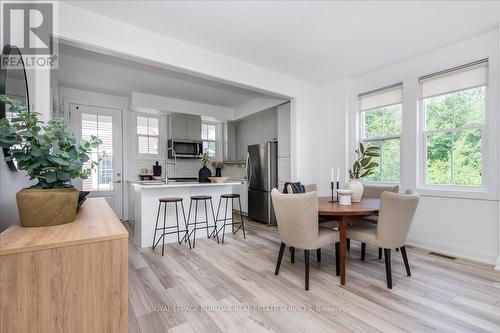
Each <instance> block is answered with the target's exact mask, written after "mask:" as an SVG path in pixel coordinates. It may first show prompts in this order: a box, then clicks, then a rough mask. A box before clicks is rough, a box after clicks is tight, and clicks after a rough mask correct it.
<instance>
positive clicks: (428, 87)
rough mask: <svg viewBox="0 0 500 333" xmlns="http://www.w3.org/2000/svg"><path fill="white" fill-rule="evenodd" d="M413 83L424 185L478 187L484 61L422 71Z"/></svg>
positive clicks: (485, 80) (485, 74)
mask: <svg viewBox="0 0 500 333" xmlns="http://www.w3.org/2000/svg"><path fill="white" fill-rule="evenodd" d="M419 84H420V99H421V101H420V105H421V108H422V111H423V112H422V113H423V121H422V124H421V125H422V133H423V135H422V138H423V148H424V151H423V161H422V164H423V165H422V170H423V183H424V185H430V186H460V187H463V186H465V187H474V186H475V187H479V186H482V185H483V184H484V179H483V169H484V167H483V165H484V156H483V146H484V139H483V135H484V129H485V118H486V88H487V85H488V61H487V60H486V59H485V60H481V61H478V62H475V63H473V64H468V65H464V66H460V67H458V68H454V69H451V70H447V71H443V72H440V73H436V74H431V75H426V76H425V77H421V78H420V79H419Z"/></svg>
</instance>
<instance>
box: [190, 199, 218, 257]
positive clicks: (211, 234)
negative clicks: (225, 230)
mask: <svg viewBox="0 0 500 333" xmlns="http://www.w3.org/2000/svg"><path fill="white" fill-rule="evenodd" d="M193 201H194V203H195V208H194V222H190V221H191V207H192V206H193ZM199 201H203V202H204V203H205V220H203V221H198V202H199ZM207 201H210V209H211V210H212V217H213V219H214V230H213V231H212V232H211V233H209V231H208V229H210V226H209V225H208V209H207ZM200 224H202V225H204V226H202V227H200V226H198V225H200ZM190 225H192V226H194V227H193V230H191V231H189V226H190ZM186 229H188V232H187V239H188V240H190V238H191V234H192V235H193V249H194V247H195V244H196V230H200V229H206V231H207V238H210V237H211V236H213V235H215V236H216V237H217V243H219V235H218V234H217V232H216V231H217V220H216V219H215V214H214V207H213V205H212V197H211V196H210V195H193V196H192V197H191V202H190V203H189V213H188V219H187V224H186Z"/></svg>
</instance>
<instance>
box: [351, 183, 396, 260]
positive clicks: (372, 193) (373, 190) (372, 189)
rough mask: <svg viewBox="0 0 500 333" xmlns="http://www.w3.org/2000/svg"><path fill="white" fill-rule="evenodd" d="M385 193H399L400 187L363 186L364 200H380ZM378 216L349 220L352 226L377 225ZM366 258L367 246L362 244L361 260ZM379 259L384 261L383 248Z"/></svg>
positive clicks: (379, 252)
mask: <svg viewBox="0 0 500 333" xmlns="http://www.w3.org/2000/svg"><path fill="white" fill-rule="evenodd" d="M385 191H388V192H392V193H399V185H380V184H363V195H362V198H364V199H370V198H371V199H380V196H381V195H382V193H384V192H385ZM377 221H378V216H377V215H373V216H366V217H357V218H354V219H351V220H349V223H350V224H355V223H377ZM347 248H348V249H349V248H350V240H349V239H348V240H347ZM365 256H366V244H364V243H361V260H365ZM378 259H379V260H380V259H382V248H379V249H378Z"/></svg>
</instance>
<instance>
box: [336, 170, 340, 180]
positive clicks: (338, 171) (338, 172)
mask: <svg viewBox="0 0 500 333" xmlns="http://www.w3.org/2000/svg"><path fill="white" fill-rule="evenodd" d="M339 178H340V168H337V183H338V182H339Z"/></svg>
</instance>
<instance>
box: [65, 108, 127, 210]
mask: <svg viewBox="0 0 500 333" xmlns="http://www.w3.org/2000/svg"><path fill="white" fill-rule="evenodd" d="M70 123H71V129H72V130H73V132H74V133H75V136H76V138H77V140H80V139H88V138H90V136H91V135H95V136H97V137H98V138H99V139H101V140H102V145H101V146H100V147H99V148H98V149H97V150H94V151H92V154H91V155H92V156H91V161H97V160H98V156H102V153H103V152H104V153H105V156H104V157H103V158H102V159H101V161H100V162H99V165H98V167H97V168H96V169H95V170H93V171H92V175H91V176H90V177H89V178H88V179H85V180H81V179H78V180H76V181H75V182H74V184H73V185H74V186H75V187H76V188H78V189H79V190H82V191H89V192H90V194H89V197H104V198H105V199H106V200H107V201H108V203H109V205H110V206H111V207H112V208H113V210H114V212H115V213H116V215H118V217H119V218H123V177H122V139H123V138H122V111H121V110H119V109H111V108H104V107H97V106H89V105H81V104H70ZM89 165H90V161H89V162H88V163H87V165H86V166H87V167H88V166H89Z"/></svg>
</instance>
